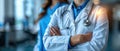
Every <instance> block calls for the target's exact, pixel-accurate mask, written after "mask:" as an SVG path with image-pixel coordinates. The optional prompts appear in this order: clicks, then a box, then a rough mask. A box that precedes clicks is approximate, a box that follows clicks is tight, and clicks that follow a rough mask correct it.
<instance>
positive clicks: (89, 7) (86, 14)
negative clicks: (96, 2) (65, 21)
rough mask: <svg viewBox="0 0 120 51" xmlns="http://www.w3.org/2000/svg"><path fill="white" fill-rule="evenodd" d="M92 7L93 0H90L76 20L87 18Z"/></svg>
mask: <svg viewBox="0 0 120 51" xmlns="http://www.w3.org/2000/svg"><path fill="white" fill-rule="evenodd" d="M91 7H92V1H90V2H89V3H88V4H87V6H86V7H85V8H84V9H83V10H82V11H81V12H80V13H79V14H78V16H77V18H76V19H75V22H79V21H80V20H81V19H83V18H87V17H88V14H89V12H90V10H91Z"/></svg>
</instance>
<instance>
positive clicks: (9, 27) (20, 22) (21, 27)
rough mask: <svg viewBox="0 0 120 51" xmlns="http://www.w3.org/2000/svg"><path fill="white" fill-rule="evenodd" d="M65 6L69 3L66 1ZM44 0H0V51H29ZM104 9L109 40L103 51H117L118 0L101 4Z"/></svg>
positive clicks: (119, 31) (119, 34) (119, 33)
mask: <svg viewBox="0 0 120 51" xmlns="http://www.w3.org/2000/svg"><path fill="white" fill-rule="evenodd" d="M68 1H69V3H71V2H72V0H68ZM44 2H45V0H0V51H33V49H34V46H35V44H36V43H37V34H38V31H39V28H38V26H39V24H37V25H35V24H34V21H35V20H36V18H37V17H38V15H39V12H40V8H41V7H42V4H43V3H44ZM101 3H102V5H104V6H105V7H106V8H107V15H108V19H109V37H108V42H107V46H106V48H105V51H120V0H101Z"/></svg>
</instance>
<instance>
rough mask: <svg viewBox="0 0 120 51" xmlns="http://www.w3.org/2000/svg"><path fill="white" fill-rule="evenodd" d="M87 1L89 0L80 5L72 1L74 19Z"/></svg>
mask: <svg viewBox="0 0 120 51" xmlns="http://www.w3.org/2000/svg"><path fill="white" fill-rule="evenodd" d="M88 2H89V0H85V1H84V2H83V3H82V4H81V5H79V6H78V7H76V6H75V3H74V2H73V3H72V4H73V5H72V10H73V13H74V19H76V17H77V16H78V14H79V13H80V12H81V10H82V9H83V8H84V7H85V6H86V5H87V3H88Z"/></svg>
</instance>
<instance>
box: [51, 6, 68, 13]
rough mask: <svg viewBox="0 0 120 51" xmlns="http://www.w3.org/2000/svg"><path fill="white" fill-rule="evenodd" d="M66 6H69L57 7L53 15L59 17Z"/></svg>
mask: <svg viewBox="0 0 120 51" xmlns="http://www.w3.org/2000/svg"><path fill="white" fill-rule="evenodd" d="M68 6H69V5H63V6H61V7H59V8H57V9H56V11H55V12H54V14H57V15H61V14H62V13H63V12H64V11H65V10H67V9H68ZM54 14H53V15H54Z"/></svg>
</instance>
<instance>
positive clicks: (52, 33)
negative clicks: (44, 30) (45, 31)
mask: <svg viewBox="0 0 120 51" xmlns="http://www.w3.org/2000/svg"><path fill="white" fill-rule="evenodd" d="M50 35H51V36H54V35H55V33H54V32H53V31H52V28H50Z"/></svg>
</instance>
